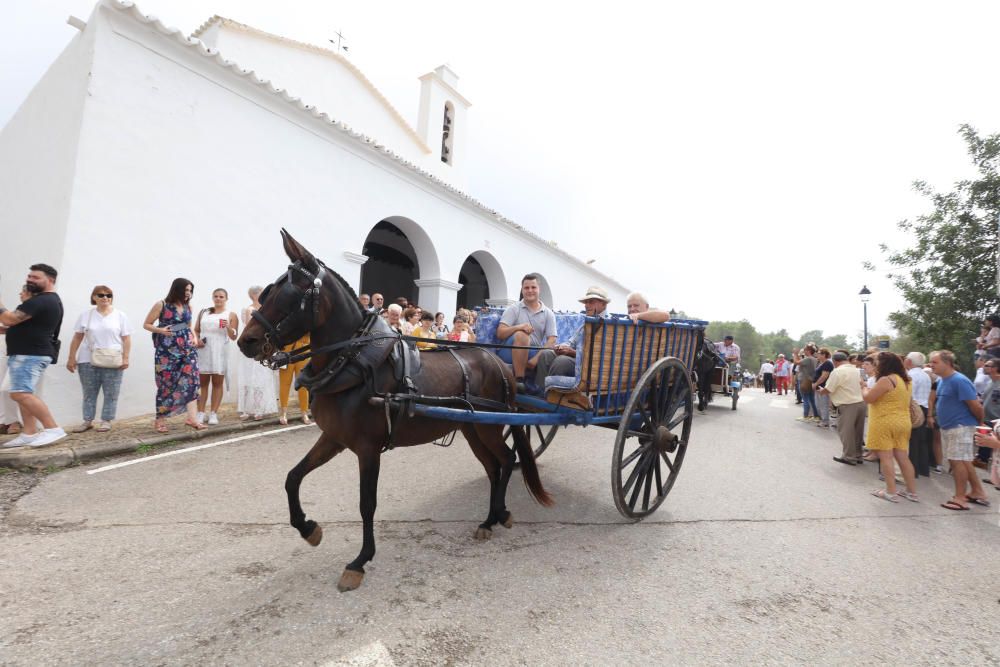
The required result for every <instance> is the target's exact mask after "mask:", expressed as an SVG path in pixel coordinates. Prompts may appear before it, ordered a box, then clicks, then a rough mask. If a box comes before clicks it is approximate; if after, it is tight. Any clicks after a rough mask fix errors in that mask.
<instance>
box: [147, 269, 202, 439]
mask: <svg viewBox="0 0 1000 667" xmlns="http://www.w3.org/2000/svg"><path fill="white" fill-rule="evenodd" d="M192 294H194V283H192V282H191V281H190V280H187V279H185V278H177V279H175V280H174V282H173V283H171V285H170V292H169V293H168V294H167V298H165V299H164V300H163V301H157V302H156V303H155V304H153V307H152V308H150V310H149V314H148V315H146V321H145V322H143V324H142V328H143V329H145V330H146V331H149V332H151V333H152V334H153V368H154V372H155V374H156V422H155V424H156V430H157V431H158V432H159V433H167V432H168V429H167V422H166V418H167V417H172V416H174V415H177V414H180V413H182V412H185V411H186V412H187V419H186V420H185V421H184V423H185V424H186V425H187V426H190V427H191V428H193V429H195V430H196V431H200V430H201V429H203V428H206V426H205V425H204V424H202V423H200V422H199V421H198V419H197V414H198V403H197V400H198V393H199V391H200V390H201V378H200V376H199V373H198V352H197V343H198V341H197V340H196V336H195V334H194V332H193V331H192V330H191V306H190V305H189V304H190V302H191V295H192ZM154 322H155V323H156V324H154Z"/></svg>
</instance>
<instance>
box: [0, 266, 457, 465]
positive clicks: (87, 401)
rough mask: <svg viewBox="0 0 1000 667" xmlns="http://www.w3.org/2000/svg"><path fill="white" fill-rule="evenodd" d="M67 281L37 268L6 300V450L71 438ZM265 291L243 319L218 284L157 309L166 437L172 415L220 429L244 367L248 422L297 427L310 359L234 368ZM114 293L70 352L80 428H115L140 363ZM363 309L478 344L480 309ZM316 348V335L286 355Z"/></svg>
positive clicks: (305, 408) (2, 321)
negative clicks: (198, 301)
mask: <svg viewBox="0 0 1000 667" xmlns="http://www.w3.org/2000/svg"><path fill="white" fill-rule="evenodd" d="M57 279H58V272H57V270H56V269H55V268H54V267H51V266H49V265H47V264H35V265H32V266H31V268H30V270H29V273H28V277H27V280H26V283H25V285H24V287H23V288H22V290H21V294H20V301H21V303H20V305H18V306H17V307H16V308H14V309H7V308H5V307H4V306H3V304H2V303H0V410H2V412H0V435H15V436H16V437H15V438H13V439H10V440H8V441H7V442H5V443H3V445H2V446H3V447H20V446H30V447H37V446H42V445H48V444H51V443H53V442H57V441H58V440H61V439H62V438H64V437H66V435H67V433H66V431H65V430H64V429H63V428H62V427H60V426H59V425H58V424H57V423H56V421H55V419H54V418H53V417H52V414H51V412H50V410H49V408H48V406H47V405H46V404H45V402H44V400H43V398H42V390H43V387H44V376H45V373H46V371H47V369H48V368H49V366H51V365H52V364H54V363H56V362H57V360H58V358H59V353H60V347H61V343H60V341H59V332H60V329H61V327H62V319H63V306H62V301H61V300H60V298H59V295H58V293H57V291H56V281H57ZM261 292H262V288H261V287H259V286H254V287H251V288H250V289H249V290H248V294H247V295H248V297H249V300H250V302H249V303H248V304H247V305H246V306H245V307H244V308H243V309H242V310H241V312H239V313H237V312H236V311H234V310H231V309H230V307H229V292H228V291H227V290H225V289H224V288H217V289H215V290H213V291H212V293H211V300H212V303H211V305H209V306H207V307H205V308H203V309H200V310H193V308H192V303H193V299H194V283H192V282H191V281H190V280H187V279H185V278H177V279H175V280H174V281H173V282H172V283H171V285H170V288H169V289H168V290H167V294H166V296H165V297H164V298H163V299H160V300H158V301H156V302H155V303H154V304H153V305H152V307H151V308H150V309H149V311H148V313H147V314H146V317H145V319H144V320H143V323H142V327H143V329H145V330H146V331H148V332H149V333H150V334H151V335H152V342H153V368H154V371H153V373H154V380H155V385H156V392H155V397H154V405H155V419H154V428H155V430H156V431H157V432H159V433H168V432H169V431H170V427H169V425H168V422H167V419H168V418H169V417H172V416H175V415H184V416H185V418H184V424H185V425H186V426H188V427H190V428H192V429H195V430H202V429H205V428H208V427H209V426H215V425H217V424H219V421H220V420H219V410H220V407H221V405H222V402H223V400H224V397H225V392H226V390H227V389H228V388H229V384H230V379H231V377H232V376H233V375H234V372H233V371H234V370H236V369H238V370H236V373H235V375H236V380H237V387H236V403H237V411H238V414H239V418H240V419H241V420H260V419H263V418H264V417H266V416H268V415H273V414H275V413H277V414H278V421H279V422H280V423H282V424H287V423H288V405H289V397H290V394H291V390H292V387H293V385H294V381H295V378H296V376H297V375H298V374H299V373H300V372H301V371H302V369H303V367H304V366H305V364H306V362H305V361H300V362H297V363H292V364H288V365H287V366H285V367H283V368H280V369H278V370H277V371H274V370H271V369H269V368H267V367H265V366H263V365H261V364H259V363H257V362H256V361H254V360H252V359H247V358H246V357H244V356H243V355H239V354H237V361H236V363H235V364H232V367H231V363H232V355H233V354H234V351H233V347H232V343H233V341H235V340H236V339H237V337H238V336H239V333H240V331H241V328H245V327H246V326H247V325H248V324H249V323H250V321H251V319H252V313H253V311H254V310H257V309H259V308H260V307H261V304H260V300H259V299H260V294H261ZM114 297H115V295H114V290H112V288H111V287H109V286H107V285H97V286H96V287H94V288H93V289H92V290H91V292H90V305H91V307H90V308H87V309H85V310H84V311H83V312H82V313H80V314H79V315H78V317H77V318H76V320H75V323H74V326H73V338H72V340H71V341H70V345H69V350H68V352H66V353H65V355H66V356H67V357H68V358H67V359H66V370H67V371H69V372H70V373H75V374H76V375H77V376H78V377H79V379H80V386H81V393H82V408H81V416H82V421H81V422H80V424H79V425H77V426H75V427H73V428H72V429H70V430H71V432H76V433H82V432H85V431H88V430H90V429H94V430H96V431H100V432H107V431H110V430H111V429H112V427H113V422H114V421H115V419H116V417H117V410H118V397H119V393H120V390H121V384H122V378H123V375H124V373H125V371H126V370H127V369H128V368H129V365H130V355H131V352H132V333H133V328H132V324H131V323H130V320H129V317H128V315H126V314H125V313H124V312H122V311H121V310H119V309H117V308H115V306H114ZM359 303H360V304H361V306H362V307H363V308H364V309H365V310H366V311H369V312H375V313H377V314H379V315H380V316H381V317H382V318H384V319H385V321H386V322H387V323H388V325H389V326H390V327H391V328H393V329H394V330H396V331H399V332H400V333H402V334H405V335H412V336H417V337H420V338H427V339H428V341H429V342H428V343H418V344H417V345H418V347H420V348H423V349H427V348H429V347H433V345H434V343H432V342H430V341H431V340H452V341H475V333H474V326H475V322H476V312H475V311H474V310H469V309H465V308H460V309H458V312H456V314H455V316H454V318H453V319H452V321H451V322H452V323H451V326H449V325H448V324H447V323H446V321H445V314H444V313H442V312H435V313H431V312H426V313H425V312H424V311H423V309H421V308H420V306H418V305H417V304H413V303H409V302H408V300H407V299H406V298H402V297H401V298H399V299H397V300H396V301H395V302H394V303H391V304H389V305H388V307H384V306H385V304H384V298H383V296H382V295H381V294H374V295H372V296H371V297H369V296H368V295H367V294H362V295H361V296H360V298H359ZM308 344H309V337H308V334H307V335H306V336H305V337H303V338H302V339H300V340H298V341H296V342H294V343H292V344H291V345H288V346H286V347H285V350H292V349H297V348H300V347H303V346H305V345H308ZM99 398H100V399H102V404H101V410H100V413H98V411H97V403H98V399H99ZM298 402H299V408H300V410H301V419H302V421H303V422H304V423H306V424H309V423H311V415H310V413H309V394H308V391H307V390H306V389H305V388H300V389H299V390H298ZM98 416H99V417H100V418H99V419H98Z"/></svg>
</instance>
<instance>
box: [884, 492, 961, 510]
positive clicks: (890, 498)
mask: <svg viewBox="0 0 1000 667" xmlns="http://www.w3.org/2000/svg"><path fill="white" fill-rule="evenodd" d="M872 495H873V496H875V497H876V498H881V499H882V500H888V501H889V502H890V503H898V502H899V498H897V497H896V495H895V494H892V493H889V492H888V491H886V490H885V489H875V490H874V491H872ZM966 509H968V507H967V508H966Z"/></svg>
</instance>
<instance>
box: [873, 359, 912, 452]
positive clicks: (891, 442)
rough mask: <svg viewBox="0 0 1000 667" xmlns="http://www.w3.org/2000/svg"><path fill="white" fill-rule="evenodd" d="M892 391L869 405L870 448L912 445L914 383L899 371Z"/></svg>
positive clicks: (885, 448) (891, 379) (904, 448)
mask: <svg viewBox="0 0 1000 667" xmlns="http://www.w3.org/2000/svg"><path fill="white" fill-rule="evenodd" d="M889 380H890V381H891V382H893V383H895V385H896V386H895V387H893V388H892V389H891V390H890V391H887V392H886V393H884V394H882V395H881V396H879V398H878V400H876V401H875V402H874V403H872V404H871V405H869V406H868V449H873V450H882V451H888V450H890V449H901V450H903V451H904V452H905V451H907V450H908V449H909V448H910V385H908V384H907V383H906V382H904V381H903V378H901V377H899V376H898V375H895V374H893V375H890V376H889Z"/></svg>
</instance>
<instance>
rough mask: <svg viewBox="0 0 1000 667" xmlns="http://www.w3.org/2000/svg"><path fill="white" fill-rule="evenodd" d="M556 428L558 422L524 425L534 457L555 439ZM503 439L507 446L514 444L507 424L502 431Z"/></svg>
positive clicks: (539, 454)
mask: <svg viewBox="0 0 1000 667" xmlns="http://www.w3.org/2000/svg"><path fill="white" fill-rule="evenodd" d="M558 430H559V425H558V424H552V425H548V424H545V425H537V424H529V425H527V426H525V427H524V431H525V433H527V434H528V442H529V443H530V444H531V451H533V452H534V453H535V458H536V459H537V458H538V457H539V456H541V455H542V452H544V451H545V448H546V447H548V446H549V443H550V442H552V441H553V440H554V439H555V437H556V431H558ZM503 441H504V444H505V445H507V446H508V447H513V446H514V436H513V435H511V432H510V427H509V426H508V427H507V428H505V429H504V431H503ZM518 465H520V461H519V462H518Z"/></svg>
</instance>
